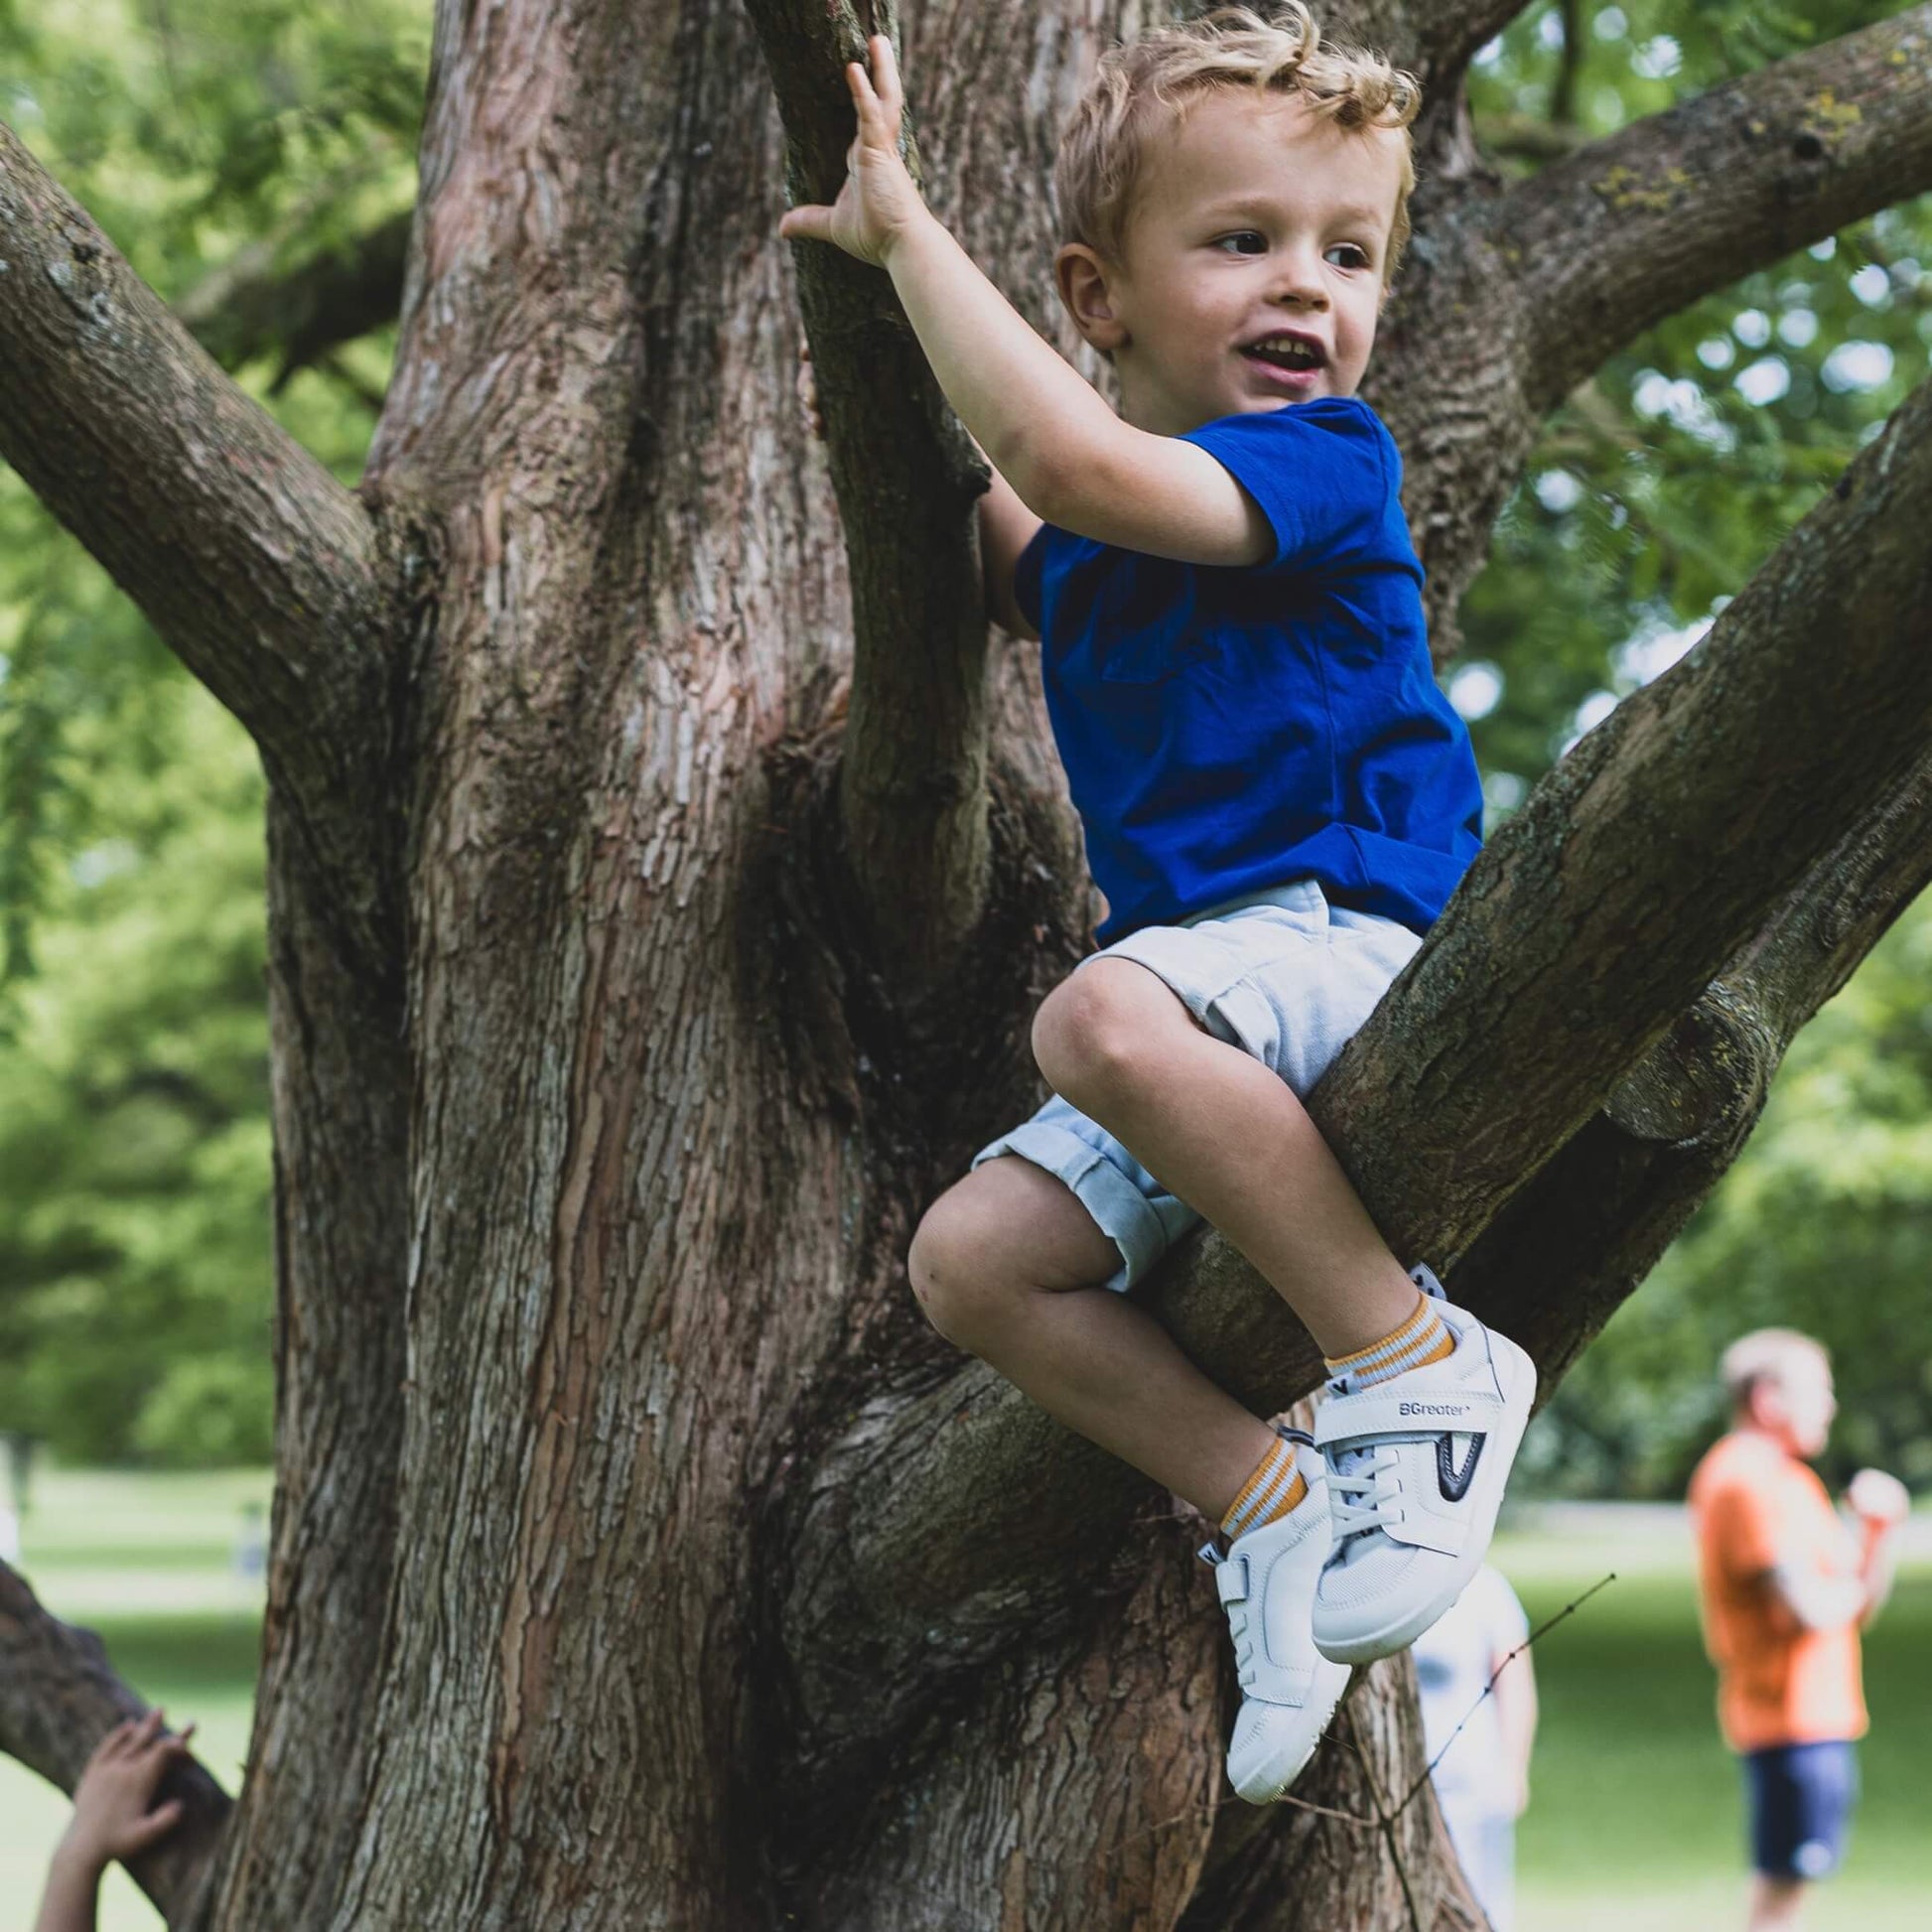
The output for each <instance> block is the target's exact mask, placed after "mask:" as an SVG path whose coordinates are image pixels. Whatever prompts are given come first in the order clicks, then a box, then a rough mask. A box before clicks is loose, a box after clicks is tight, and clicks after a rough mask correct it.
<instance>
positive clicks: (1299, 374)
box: [1240, 329, 1328, 391]
mask: <svg viewBox="0 0 1932 1932" xmlns="http://www.w3.org/2000/svg"><path fill="white" fill-rule="evenodd" d="M1240 352H1241V358H1242V360H1243V361H1245V362H1246V363H1247V364H1248V365H1249V367H1250V368H1253V369H1256V370H1258V371H1260V372H1261V373H1262V374H1263V375H1264V376H1265V377H1266V379H1267V380H1268V382H1269V383H1270V385H1271V386H1274V387H1278V388H1282V389H1286V390H1289V391H1297V390H1308V389H1311V388H1313V386H1314V384H1315V382H1316V381H1317V380H1318V379H1319V377H1320V375H1321V373H1322V371H1323V370H1324V369H1325V368H1326V367H1327V365H1328V352H1327V350H1326V349H1325V348H1323V347H1322V345H1321V344H1320V343H1319V342H1317V341H1316V340H1315V338H1314V337H1312V336H1308V335H1304V334H1302V333H1301V332H1300V331H1299V330H1294V329H1278V330H1275V331H1274V332H1272V333H1271V334H1269V335H1266V336H1258V337H1257V338H1256V339H1255V340H1254V341H1253V342H1251V343H1243V344H1242V345H1241V351H1240Z"/></svg>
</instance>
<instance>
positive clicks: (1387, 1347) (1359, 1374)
mask: <svg viewBox="0 0 1932 1932" xmlns="http://www.w3.org/2000/svg"><path fill="white" fill-rule="evenodd" d="M1454 1352H1455V1337H1454V1336H1453V1335H1452V1334H1450V1333H1449V1326H1448V1324H1447V1323H1446V1322H1445V1321H1444V1320H1443V1318H1442V1316H1441V1315H1439V1314H1438V1313H1437V1312H1436V1311H1435V1310H1434V1309H1433V1308H1431V1307H1430V1305H1429V1297H1428V1296H1426V1295H1421V1294H1419V1295H1418V1296H1417V1297H1416V1306H1415V1309H1414V1311H1412V1312H1411V1314H1410V1316H1409V1318H1408V1319H1407V1320H1406V1321H1404V1322H1403V1323H1402V1325H1401V1326H1400V1327H1398V1328H1396V1329H1395V1330H1394V1331H1393V1332H1392V1333H1390V1334H1386V1335H1384V1336H1383V1337H1382V1339H1381V1340H1380V1341H1377V1342H1371V1343H1370V1344H1369V1346H1368V1347H1366V1348H1358V1349H1357V1350H1356V1351H1355V1352H1354V1354H1352V1355H1341V1356H1338V1357H1336V1358H1334V1359H1333V1360H1328V1358H1327V1357H1325V1356H1324V1357H1323V1360H1324V1361H1327V1366H1328V1373H1329V1374H1330V1375H1331V1376H1341V1375H1345V1376H1347V1378H1348V1386H1349V1387H1350V1388H1351V1389H1367V1388H1373V1387H1374V1385H1375V1384H1376V1383H1377V1382H1386V1381H1388V1380H1389V1378H1390V1377H1391V1376H1396V1375H1402V1374H1404V1373H1406V1372H1407V1371H1408V1370H1410V1369H1412V1368H1422V1367H1424V1366H1425V1365H1426V1364H1427V1363H1430V1362H1440V1361H1442V1360H1444V1359H1445V1358H1446V1357H1448V1356H1449V1355H1452V1354H1454Z"/></svg>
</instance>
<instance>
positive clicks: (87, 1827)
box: [61, 1710, 195, 1871]
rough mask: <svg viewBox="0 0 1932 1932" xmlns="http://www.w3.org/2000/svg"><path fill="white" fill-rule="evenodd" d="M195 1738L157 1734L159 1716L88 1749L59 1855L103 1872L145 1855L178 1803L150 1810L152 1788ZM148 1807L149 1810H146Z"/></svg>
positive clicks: (126, 1726)
mask: <svg viewBox="0 0 1932 1932" xmlns="http://www.w3.org/2000/svg"><path fill="white" fill-rule="evenodd" d="M194 1734H195V1726H194V1725H189V1726H188V1728H187V1729H186V1730H184V1731H183V1732H182V1733H181V1734H180V1736H176V1735H175V1734H174V1733H173V1732H172V1731H169V1730H167V1729H164V1728H163V1721H162V1714H161V1713H160V1711H158V1710H156V1711H150V1712H149V1713H148V1715H147V1716H146V1717H145V1718H129V1719H128V1720H126V1722H125V1723H122V1724H118V1725H115V1726H114V1728H113V1729H112V1730H110V1731H109V1732H108V1733H107V1735H106V1736H105V1737H103V1738H102V1739H101V1740H100V1742H99V1743H98V1744H96V1745H95V1746H94V1754H93V1756H91V1757H90V1758H88V1760H87V1765H86V1769H85V1770H83V1771H82V1772H81V1773H80V1782H79V1783H78V1784H76V1785H75V1786H74V1788H73V1816H72V1818H71V1819H69V1822H68V1829H67V1834H66V1837H65V1838H64V1839H63V1841H62V1846H61V1850H62V1852H63V1854H64V1855H65V1856H66V1857H67V1858H69V1860H70V1861H71V1862H72V1863H74V1864H75V1865H77V1866H85V1867H90V1868H91V1869H93V1870H96V1871H98V1870H101V1869H104V1868H105V1867H106V1866H107V1865H109V1864H111V1863H113V1862H114V1860H116V1859H129V1858H132V1857H133V1856H134V1855H135V1854H136V1853H137V1852H145V1851H146V1850H147V1849H148V1847H149V1846H150V1845H152V1844H153V1843H154V1842H155V1841H156V1840H157V1839H158V1838H161V1837H162V1836H163V1835H164V1834H166V1833H167V1832H169V1831H171V1830H173V1828H174V1826H175V1825H176V1824H177V1823H178V1822H179V1820H180V1818H181V1812H182V1806H181V1800H180V1799H179V1798H171V1799H169V1801H168V1802H167V1803H166V1804H165V1805H155V1804H154V1792H155V1786H156V1785H158V1784H159V1783H160V1782H161V1778H162V1774H163V1773H164V1772H165V1771H166V1770H167V1769H168V1767H169V1765H171V1764H173V1763H175V1762H176V1760H177V1759H179V1758H183V1757H186V1756H187V1755H188V1742H189V1739H190V1738H191V1737H193V1736H194ZM150 1807H152V1809H151V1808H150Z"/></svg>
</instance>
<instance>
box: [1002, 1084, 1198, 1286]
mask: <svg viewBox="0 0 1932 1932" xmlns="http://www.w3.org/2000/svg"><path fill="white" fill-rule="evenodd" d="M1000 1154H1017V1155H1018V1156H1019V1157H1020V1158H1021V1160H1023V1161H1031V1162H1032V1163H1033V1164H1034V1166H1035V1167H1036V1168H1044V1169H1045V1170H1046V1172H1047V1173H1050V1174H1052V1175H1054V1176H1055V1178H1057V1179H1060V1180H1063V1181H1065V1182H1066V1184H1067V1185H1068V1186H1069V1187H1071V1188H1072V1189H1073V1192H1074V1195H1075V1196H1076V1198H1077V1199H1078V1200H1079V1202H1080V1204H1081V1206H1083V1207H1084V1208H1085V1209H1086V1210H1087V1212H1088V1213H1089V1214H1091V1215H1092V1216H1093V1218H1094V1221H1095V1224H1096V1225H1097V1226H1098V1227H1099V1229H1100V1232H1101V1233H1102V1234H1104V1235H1105V1236H1106V1237H1107V1238H1108V1240H1110V1241H1111V1242H1112V1243H1113V1244H1114V1246H1115V1247H1116V1248H1118V1249H1119V1250H1120V1258H1121V1265H1120V1267H1118V1268H1117V1269H1116V1270H1115V1271H1114V1272H1113V1274H1111V1275H1110V1276H1109V1277H1108V1278H1107V1280H1106V1282H1105V1284H1104V1286H1105V1287H1107V1288H1111V1289H1114V1290H1115V1291H1117V1292H1118V1291H1121V1290H1125V1289H1128V1288H1131V1287H1132V1286H1133V1285H1134V1283H1136V1282H1137V1281H1139V1280H1140V1279H1141V1277H1142V1276H1143V1275H1145V1274H1146V1273H1147V1272H1148V1270H1149V1269H1151V1268H1152V1267H1153V1266H1154V1264H1155V1263H1156V1262H1157V1261H1159V1260H1160V1259H1161V1257H1162V1256H1163V1255H1164V1254H1165V1253H1166V1252H1167V1251H1168V1247H1169V1245H1170V1243H1171V1242H1172V1241H1173V1238H1174V1233H1175V1232H1176V1230H1172V1229H1170V1228H1169V1227H1168V1225H1167V1223H1166V1222H1164V1221H1163V1219H1162V1218H1161V1213H1160V1210H1159V1209H1158V1208H1157V1207H1156V1206H1155V1204H1154V1203H1153V1202H1152V1201H1151V1200H1149V1199H1148V1197H1147V1196H1146V1195H1145V1194H1144V1193H1142V1192H1141V1190H1140V1189H1139V1188H1138V1187H1137V1186H1135V1184H1134V1183H1133V1181H1132V1180H1130V1179H1129V1178H1128V1177H1127V1175H1126V1174H1124V1173H1121V1171H1120V1170H1119V1169H1118V1168H1116V1167H1115V1166H1113V1164H1112V1163H1111V1162H1109V1161H1108V1159H1107V1157H1106V1156H1105V1155H1104V1154H1103V1153H1101V1151H1100V1150H1099V1149H1098V1148H1096V1147H1094V1146H1092V1145H1091V1144H1090V1143H1088V1142H1086V1141H1083V1140H1082V1139H1081V1138H1080V1137H1079V1135H1077V1134H1074V1133H1071V1132H1069V1131H1068V1130H1067V1129H1066V1128H1064V1127H1056V1126H1054V1125H1053V1123H1052V1122H1051V1121H1042V1120H1029V1121H1023V1122H1022V1123H1021V1124H1020V1125H1019V1126H1018V1127H1016V1128H1014V1129H1013V1130H1012V1131H1011V1132H1010V1133H1006V1134H1002V1135H1001V1136H1000V1138H999V1139H998V1140H997V1141H993V1142H991V1143H989V1144H988V1145H987V1146H986V1147H983V1148H981V1149H980V1151H979V1152H978V1153H977V1154H976V1155H974V1156H973V1163H972V1164H973V1166H974V1167H975V1168H977V1167H979V1166H981V1165H982V1163H984V1162H987V1161H991V1160H992V1159H993V1158H994V1157H995V1156H996V1155H1000ZM1174 1205H1175V1206H1176V1207H1177V1208H1178V1207H1179V1206H1180V1203H1179V1202H1177V1201H1176V1202H1175V1203H1174ZM1180 1212H1181V1214H1182V1215H1184V1216H1185V1218H1186V1220H1187V1222H1189V1223H1191V1222H1192V1221H1193V1220H1194V1219H1195V1218H1196V1217H1195V1216H1194V1214H1193V1212H1192V1210H1191V1209H1186V1208H1181V1209H1180Z"/></svg>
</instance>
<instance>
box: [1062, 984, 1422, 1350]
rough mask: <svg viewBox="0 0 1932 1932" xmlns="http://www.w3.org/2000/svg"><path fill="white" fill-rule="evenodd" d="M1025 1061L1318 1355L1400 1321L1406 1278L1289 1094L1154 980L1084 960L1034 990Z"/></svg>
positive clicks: (1367, 1339) (1408, 1288)
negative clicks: (1139, 1169) (1120, 1149)
mask: <svg viewBox="0 0 1932 1932" xmlns="http://www.w3.org/2000/svg"><path fill="white" fill-rule="evenodd" d="M1034 1051H1035V1056H1036V1057H1037V1059H1038V1061H1039V1065H1040V1070H1041V1071H1042V1072H1043V1073H1044V1074H1045V1075H1046V1078H1047V1079H1048V1080H1049V1081H1050V1082H1051V1083H1052V1086H1053V1088H1054V1090H1055V1091H1056V1092H1058V1093H1059V1094H1061V1095H1063V1096H1064V1097H1065V1098H1066V1099H1067V1100H1069V1101H1071V1102H1072V1104H1073V1105H1074V1106H1076V1107H1078V1108H1079V1109H1080V1110H1081V1112H1082V1113H1084V1114H1087V1115H1088V1116H1090V1117H1091V1118H1092V1119H1094V1120H1097V1121H1098V1122H1099V1123H1100V1124H1101V1126H1103V1127H1104V1128H1106V1130H1107V1131H1108V1132H1109V1133H1110V1134H1112V1135H1113V1136H1114V1137H1115V1138H1116V1139H1117V1140H1119V1141H1120V1142H1122V1143H1123V1144H1124V1145H1125V1146H1126V1147H1128V1148H1130V1149H1132V1151H1133V1153H1134V1156H1135V1158H1136V1159H1137V1160H1138V1161H1139V1162H1140V1163H1141V1164H1142V1166H1144V1167H1145V1168H1147V1169H1148V1171H1149V1172H1150V1173H1154V1174H1156V1175H1158V1176H1159V1178H1160V1180H1161V1182H1162V1184H1163V1185H1164V1186H1165V1187H1167V1188H1168V1189H1169V1191H1170V1192H1172V1193H1173V1194H1174V1195H1175V1196H1176V1197H1178V1198H1179V1199H1181V1200H1184V1201H1185V1202H1186V1203H1187V1205H1188V1206H1189V1207H1191V1208H1193V1209H1195V1211H1196V1212H1198V1213H1200V1214H1203V1215H1205V1216H1206V1218H1207V1219H1208V1220H1209V1221H1211V1222H1212V1223H1213V1224H1214V1226H1215V1227H1217V1228H1219V1229H1220V1230H1221V1232H1222V1233H1223V1234H1225V1235H1226V1236H1227V1238H1228V1239H1229V1240H1230V1241H1232V1242H1233V1243H1234V1245H1235V1246H1236V1247H1237V1248H1239V1249H1240V1250H1241V1252H1242V1253H1243V1254H1244V1255H1246V1256H1247V1257H1248V1259H1249V1260H1250V1261H1251V1262H1253V1263H1254V1265H1255V1267H1256V1268H1258V1269H1259V1270H1260V1271H1261V1273H1262V1274H1263V1275H1265V1276H1266V1277H1267V1279H1268V1280H1269V1281H1270V1282H1271V1283H1273V1284H1274V1286H1275V1289H1276V1290H1277V1292H1278V1293H1279V1294H1280V1295H1281V1297H1282V1299H1283V1300H1284V1301H1286V1302H1287V1303H1288V1305H1289V1306H1290V1307H1291V1308H1292V1309H1293V1310H1294V1311H1295V1312H1296V1313H1297V1314H1298V1315H1300V1316H1301V1317H1302V1320H1303V1321H1304V1322H1305V1323H1306V1324H1307V1326H1308V1329H1309V1332H1310V1333H1311V1335H1312V1336H1313V1337H1314V1340H1315V1344H1316V1345H1317V1346H1318V1347H1319V1348H1320V1350H1321V1352H1322V1353H1323V1354H1324V1355H1327V1356H1329V1357H1335V1356H1341V1355H1348V1354H1352V1353H1354V1352H1355V1351H1356V1350H1357V1349H1362V1348H1367V1347H1370V1346H1372V1345H1373V1344H1374V1343H1375V1342H1377V1341H1379V1340H1381V1339H1382V1337H1383V1336H1385V1335H1387V1334H1389V1333H1390V1332H1391V1331H1393V1330H1394V1329H1395V1328H1397V1327H1399V1326H1400V1325H1401V1324H1402V1322H1403V1321H1405V1320H1406V1319H1407V1318H1408V1316H1409V1315H1410V1313H1411V1312H1412V1311H1413V1310H1414V1308H1415V1306H1416V1288H1415V1284H1414V1283H1413V1282H1412V1281H1410V1279H1409V1277H1408V1275H1407V1273H1406V1272H1405V1271H1404V1269H1403V1266H1402V1264H1401V1263H1400V1262H1399V1261H1397V1259H1396V1258H1395V1256H1394V1255H1392V1254H1391V1253H1390V1252H1389V1248H1388V1244H1387V1243H1386V1242H1385V1241H1384V1240H1383V1239H1382V1236H1381V1234H1380V1232H1379V1231H1378V1230H1377V1228H1376V1226H1375V1223H1374V1222H1373V1221H1372V1220H1370V1218H1369V1215H1368V1210H1367V1209H1366V1208H1364V1207H1363V1205H1362V1203H1361V1199H1360V1197H1359V1196H1358V1195H1357V1194H1356V1192H1355V1189H1354V1187H1353V1185H1352V1184H1351V1183H1350V1181H1349V1179H1348V1176H1347V1175H1346V1174H1345V1173H1343V1172H1342V1170H1341V1166H1340V1164H1339V1163H1338V1162H1337V1161H1336V1160H1335V1157H1334V1155H1333V1154H1332V1153H1331V1152H1330V1151H1329V1148H1328V1144H1327V1143H1326V1142H1325V1141H1324V1140H1323V1139H1322V1138H1321V1134H1320V1131H1319V1129H1317V1128H1316V1126H1315V1124H1314V1123H1313V1121H1311V1119H1310V1118H1309V1115H1308V1110H1307V1109H1306V1108H1305V1107H1304V1106H1303V1105H1302V1103H1301V1101H1300V1100H1299V1099H1298V1098H1297V1097H1296V1094H1295V1091H1294V1089H1293V1088H1292V1087H1290V1086H1289V1085H1288V1083H1287V1082H1286V1081H1285V1080H1283V1079H1281V1078H1280V1076H1279V1075H1277V1074H1275V1073H1274V1072H1272V1071H1271V1070H1270V1069H1269V1068H1268V1067H1266V1066H1264V1065H1263V1064H1262V1063H1261V1062H1260V1061H1259V1060H1257V1059H1255V1058H1253V1057H1252V1056H1251V1055H1249V1054H1247V1053H1244V1052H1242V1050H1241V1049H1240V1048H1239V1047H1238V1046H1230V1045H1228V1044H1227V1043H1226V1042H1225V1041H1223V1040H1218V1039H1216V1038H1214V1037H1213V1036H1212V1035H1210V1034H1207V1033H1205V1032H1203V1031H1202V1030H1201V1029H1200V1028H1199V1027H1198V1026H1196V1024H1195V1023H1194V1021H1193V1019H1192V1017H1191V1016H1190V1015H1189V1014H1188V1012H1187V1009H1186V1008H1185V1007H1184V1006H1182V1005H1181V1003H1180V1001H1179V999H1178V998H1177V997H1176V996H1175V995H1174V993H1173V990H1172V989H1171V988H1170V987H1169V986H1168V985H1167V983H1166V982H1165V981H1164V980H1162V979H1161V978H1160V976H1159V975H1158V974H1156V973H1154V972H1152V971H1150V970H1149V969H1148V968H1147V967H1145V966H1142V965H1140V964H1138V963H1137V962H1136V961H1134V960H1131V959H1096V960H1091V961H1089V962H1088V963H1087V964H1086V965H1084V966H1082V967H1081V968H1080V970H1079V971H1078V972H1076V973H1074V974H1073V975H1072V976H1071V977H1070V978H1069V979H1067V980H1066V981H1064V982H1063V983H1062V984H1061V985H1060V986H1059V987H1058V988H1056V989H1055V990H1054V992H1053V993H1052V994H1051V995H1049V996H1048V998H1047V1000H1046V1002H1045V1003H1044V1005H1042V1006H1041V1008H1040V1010H1039V1016H1038V1018H1037V1020H1036V1021H1035V1027H1034Z"/></svg>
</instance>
